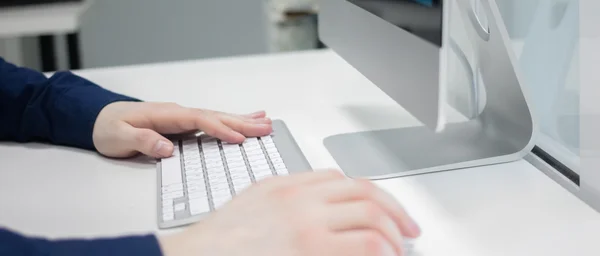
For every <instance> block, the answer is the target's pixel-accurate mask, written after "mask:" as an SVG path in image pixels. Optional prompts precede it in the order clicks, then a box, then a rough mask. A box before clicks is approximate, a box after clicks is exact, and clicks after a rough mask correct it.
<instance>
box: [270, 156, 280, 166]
mask: <svg viewBox="0 0 600 256" xmlns="http://www.w3.org/2000/svg"><path fill="white" fill-rule="evenodd" d="M271 163H273V165H275V164H283V159H281V158H278V157H276V158H271Z"/></svg>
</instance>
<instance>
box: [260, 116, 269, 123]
mask: <svg viewBox="0 0 600 256" xmlns="http://www.w3.org/2000/svg"><path fill="white" fill-rule="evenodd" d="M258 122H261V123H268V124H270V123H271V118H268V117H264V118H260V119H258Z"/></svg>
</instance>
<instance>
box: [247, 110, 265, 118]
mask: <svg viewBox="0 0 600 256" xmlns="http://www.w3.org/2000/svg"><path fill="white" fill-rule="evenodd" d="M242 116H243V117H247V118H251V119H259V118H265V117H266V116H267V113H266V112H265V111H257V112H254V113H250V114H245V115H242Z"/></svg>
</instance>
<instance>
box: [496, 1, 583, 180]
mask: <svg viewBox="0 0 600 256" xmlns="http://www.w3.org/2000/svg"><path fill="white" fill-rule="evenodd" d="M496 2H497V3H498V7H499V9H500V11H501V14H502V17H503V19H504V21H505V24H506V25H507V27H508V30H509V34H510V36H511V39H512V40H513V42H514V49H515V53H516V55H517V57H518V58H519V64H520V68H521V71H522V72H521V75H522V78H523V82H524V83H525V86H526V88H527V89H529V90H530V91H529V95H530V99H531V103H532V107H533V108H534V109H533V110H534V114H535V117H536V122H537V124H538V127H539V129H540V133H541V134H540V135H539V138H538V142H537V145H538V146H539V147H540V148H541V149H542V150H544V151H546V152H547V153H549V154H550V155H551V156H552V157H554V158H556V159H557V160H559V161H560V162H562V163H563V164H565V165H566V166H567V167H569V168H571V169H572V170H573V171H575V172H579V169H580V168H579V165H580V154H579V148H580V147H579V98H580V93H579V80H578V78H579V66H578V63H579V51H578V43H579V42H578V40H579V0H502V1H496Z"/></svg>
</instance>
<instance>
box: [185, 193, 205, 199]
mask: <svg viewBox="0 0 600 256" xmlns="http://www.w3.org/2000/svg"><path fill="white" fill-rule="evenodd" d="M188 198H189V199H190V200H192V199H202V200H207V199H208V194H207V193H206V191H195V192H192V193H189V194H188Z"/></svg>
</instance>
